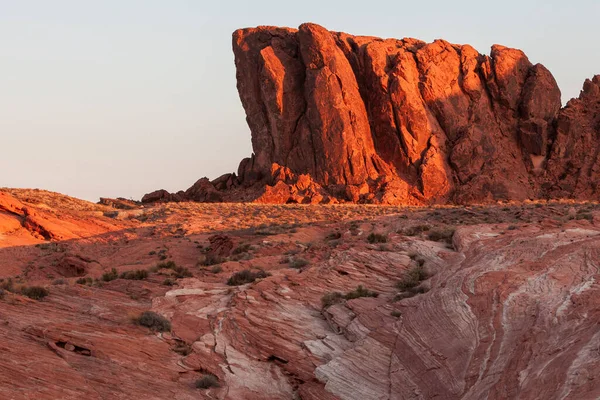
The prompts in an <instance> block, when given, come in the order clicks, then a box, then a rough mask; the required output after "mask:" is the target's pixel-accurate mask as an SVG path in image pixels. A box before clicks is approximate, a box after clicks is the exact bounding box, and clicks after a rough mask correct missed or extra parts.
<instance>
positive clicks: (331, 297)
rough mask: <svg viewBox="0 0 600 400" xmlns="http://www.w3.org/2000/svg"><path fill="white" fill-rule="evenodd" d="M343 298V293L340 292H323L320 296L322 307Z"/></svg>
mask: <svg viewBox="0 0 600 400" xmlns="http://www.w3.org/2000/svg"><path fill="white" fill-rule="evenodd" d="M343 299H344V295H343V294H341V293H340V292H329V293H325V294H324V295H323V297H321V305H322V306H323V308H326V307H329V306H332V305H334V304H336V303H339V302H341V301H342V300H343Z"/></svg>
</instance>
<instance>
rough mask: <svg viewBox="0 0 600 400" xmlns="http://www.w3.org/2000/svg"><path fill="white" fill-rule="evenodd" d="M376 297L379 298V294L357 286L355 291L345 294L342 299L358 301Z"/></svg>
mask: <svg viewBox="0 0 600 400" xmlns="http://www.w3.org/2000/svg"><path fill="white" fill-rule="evenodd" d="M377 296H379V293H377V292H373V291H372V290H369V289H367V288H365V287H363V285H358V286H357V287H356V289H354V290H353V291H351V292H348V293H346V295H345V296H344V298H345V299H346V300H352V299H358V298H360V297H377Z"/></svg>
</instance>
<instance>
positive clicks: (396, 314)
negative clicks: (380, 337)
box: [390, 310, 402, 318]
mask: <svg viewBox="0 0 600 400" xmlns="http://www.w3.org/2000/svg"><path fill="white" fill-rule="evenodd" d="M390 315H391V316H392V317H394V318H400V317H401V316H402V313H401V312H400V311H398V310H394V311H392V312H391V313H390Z"/></svg>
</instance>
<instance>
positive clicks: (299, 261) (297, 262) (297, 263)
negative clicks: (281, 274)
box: [290, 258, 310, 269]
mask: <svg viewBox="0 0 600 400" xmlns="http://www.w3.org/2000/svg"><path fill="white" fill-rule="evenodd" d="M308 264H310V263H309V262H308V260H305V259H304V258H295V259H292V260H290V268H295V269H300V268H302V267H305V266H307V265H308Z"/></svg>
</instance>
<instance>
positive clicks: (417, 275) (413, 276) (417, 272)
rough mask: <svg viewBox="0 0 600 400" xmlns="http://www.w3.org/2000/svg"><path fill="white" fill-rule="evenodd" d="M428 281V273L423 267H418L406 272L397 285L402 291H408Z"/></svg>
mask: <svg viewBox="0 0 600 400" xmlns="http://www.w3.org/2000/svg"><path fill="white" fill-rule="evenodd" d="M425 279H427V273H426V272H425V269H424V268H423V266H422V265H418V266H416V267H414V268H412V269H409V270H408V271H406V273H405V274H404V276H403V277H402V279H401V280H400V281H399V282H398V283H397V284H396V286H397V287H398V289H400V290H408V289H410V288H414V287H415V286H418V285H419V284H420V283H421V281H424V280H425Z"/></svg>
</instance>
